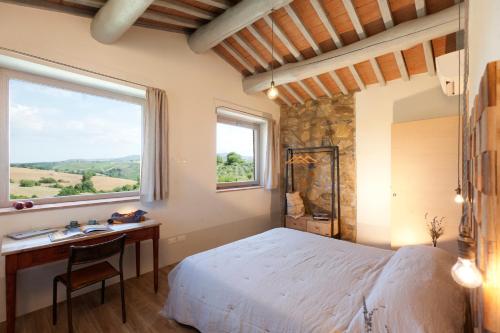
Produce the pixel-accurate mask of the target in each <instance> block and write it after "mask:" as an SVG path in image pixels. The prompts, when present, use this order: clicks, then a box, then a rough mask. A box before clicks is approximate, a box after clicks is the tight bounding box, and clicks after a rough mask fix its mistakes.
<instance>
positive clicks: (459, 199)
mask: <svg viewBox="0 0 500 333" xmlns="http://www.w3.org/2000/svg"><path fill="white" fill-rule="evenodd" d="M460 14H461V11H460V6H458V33H460V31H462V24H461V22H460V21H461V17H460ZM461 59H462V58H461V56H460V48H459V49H458V134H457V139H458V140H457V188H456V189H455V202H456V203H457V204H459V205H461V204H463V202H464V197H463V196H462V187H461V186H460V133H461V126H460V125H461V122H460V117H461V113H460V100H461V99H462V85H461V82H462V78H461V72H462V61H461Z"/></svg>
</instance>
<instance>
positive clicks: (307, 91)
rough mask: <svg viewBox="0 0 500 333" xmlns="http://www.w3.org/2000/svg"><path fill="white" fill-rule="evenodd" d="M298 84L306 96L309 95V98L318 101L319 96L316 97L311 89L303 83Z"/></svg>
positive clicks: (298, 82)
mask: <svg viewBox="0 0 500 333" xmlns="http://www.w3.org/2000/svg"><path fill="white" fill-rule="evenodd" d="M297 84H298V85H299V87H301V88H302V90H304V91H305V92H306V94H308V95H309V97H311V98H312V99H318V96H316V95H315V94H314V93H313V92H312V90H311V89H309V87H308V86H307V85H306V84H305V83H304V82H302V81H297Z"/></svg>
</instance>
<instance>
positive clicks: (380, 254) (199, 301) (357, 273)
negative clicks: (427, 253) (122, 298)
mask: <svg viewBox="0 0 500 333" xmlns="http://www.w3.org/2000/svg"><path fill="white" fill-rule="evenodd" d="M393 254H394V252H393V251H388V250H382V249H377V248H372V247H366V246H362V245H357V244H352V243H349V242H344V241H339V240H333V239H329V238H325V237H321V236H317V235H314V234H310V233H304V232H300V231H296V230H292V229H284V228H277V229H273V230H270V231H267V232H265V233H262V234H259V235H256V236H253V237H249V238H246V239H243V240H240V241H237V242H234V243H231V244H227V245H225V246H221V247H218V248H215V249H212V250H209V251H206V252H202V253H199V254H196V255H193V256H191V257H188V258H186V259H185V260H183V261H182V262H181V263H180V264H179V265H178V266H177V267H176V268H175V269H174V270H173V271H172V272H171V273H170V275H169V286H170V293H169V296H168V299H167V302H166V304H165V307H164V309H163V314H164V315H165V316H166V317H168V318H172V319H175V320H176V321H178V322H180V323H183V324H187V325H190V326H193V327H195V328H197V329H198V330H200V331H201V332H204V333H211V332H214V333H215V332H216V333H223V332H243V333H244V332H252V333H253V332H290V333H292V332H294V333H295V332H344V331H347V330H348V331H349V332H362V330H361V328H360V326H359V324H360V321H359V319H360V318H359V314H360V310H361V309H362V302H363V296H364V297H366V298H367V302H368V300H371V299H370V298H369V296H370V295H371V294H372V293H373V288H374V286H375V284H376V283H377V280H378V278H379V276H381V275H382V272H383V271H384V267H385V266H386V265H387V264H388V262H390V260H391V257H392V256H393ZM409 269H411V267H410V268H409ZM384 274H386V273H384ZM386 287H387V286H385V285H383V283H382V286H380V287H378V288H379V289H385V288H386ZM389 287H390V286H389ZM457 295H459V296H454V297H455V298H452V299H451V300H450V302H454V303H457V302H463V299H460V297H461V296H460V295H461V293H459V294H457ZM391 296H392V295H391ZM457 297H458V298H457ZM384 302H385V303H384V304H383V305H382V306H383V307H384V308H387V307H389V308H390V305H388V304H386V303H388V302H390V300H385V301H384ZM375 303H376V304H377V305H378V306H380V301H378V303H377V302H375ZM375 303H374V304H375ZM370 304H371V303H370ZM400 304H401V302H400ZM457 307H458V308H459V307H460V306H457ZM369 308H370V305H369ZM382 310H383V309H380V310H379V311H382ZM392 311H393V312H394V314H396V312H397V311H395V310H394V309H392ZM443 311H446V310H443ZM376 312H377V311H376ZM393 312H389V311H388V313H389V317H390V316H391V315H393ZM460 315H462V313H461V314H460ZM374 317H377V315H375V316H374ZM383 318H384V319H383V320H384V323H385V322H387V325H388V326H389V327H390V326H391V324H392V322H391V320H390V318H388V316H387V315H386V316H385V317H383ZM354 319H356V320H354ZM426 319H428V318H426ZM431 319H432V320H433V318H431ZM459 319H460V318H459ZM355 321H356V323H357V324H356V323H354V322H355ZM445 321H446V320H445ZM459 321H460V320H459ZM351 322H353V324H352V325H351ZM350 325H351V327H350ZM443 325H444V326H443V327H446V326H445V325H446V323H445V324H443ZM456 325H457V327H459V331H460V330H461V328H460V327H461V326H460V323H457V324H456ZM384 326H385V324H384ZM428 326H429V325H427V326H425V327H428ZM398 327H399V326H398ZM453 329H455V328H453ZM459 331H450V332H459ZM375 332H376V331H374V333H375ZM390 332H391V333H396V332H397V331H390ZM407 332H409V331H407ZM413 332H440V333H441V332H447V329H446V330H444V331H443V330H441V331H433V330H432V328H431V329H430V330H415V331H413ZM405 333H406V332H405Z"/></svg>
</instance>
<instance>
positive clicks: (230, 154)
mask: <svg viewBox="0 0 500 333" xmlns="http://www.w3.org/2000/svg"><path fill="white" fill-rule="evenodd" d="M257 135H258V127H257V126H255V125H252V124H238V123H236V122H234V123H232V122H230V121H229V122H225V121H221V120H219V121H218V123H217V183H218V184H230V183H239V185H244V184H248V183H255V182H256V180H257V177H256V163H255V161H256V159H255V155H256V149H255V148H256V147H255V144H256V138H257Z"/></svg>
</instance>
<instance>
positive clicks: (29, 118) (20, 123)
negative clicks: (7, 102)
mask: <svg viewBox="0 0 500 333" xmlns="http://www.w3.org/2000/svg"><path fill="white" fill-rule="evenodd" d="M40 113H41V112H40V109H38V108H33V107H30V106H26V105H20V104H16V105H13V106H11V107H10V119H11V126H12V128H13V129H28V130H31V131H38V132H41V131H43V130H44V129H45V128H46V127H47V125H48V124H47V122H46V121H45V120H44V119H43V117H42V116H41V114H40Z"/></svg>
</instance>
